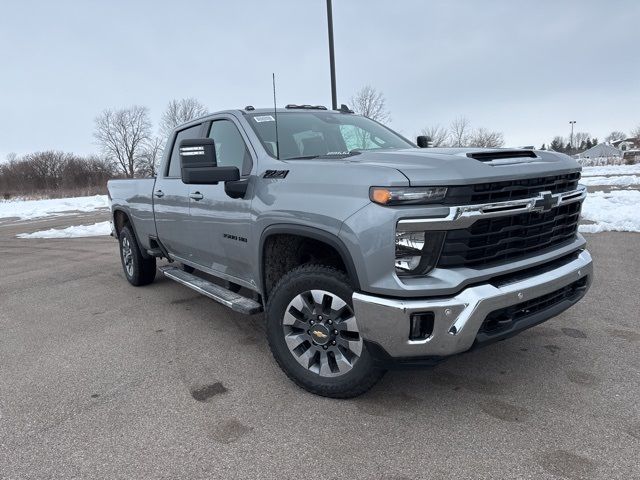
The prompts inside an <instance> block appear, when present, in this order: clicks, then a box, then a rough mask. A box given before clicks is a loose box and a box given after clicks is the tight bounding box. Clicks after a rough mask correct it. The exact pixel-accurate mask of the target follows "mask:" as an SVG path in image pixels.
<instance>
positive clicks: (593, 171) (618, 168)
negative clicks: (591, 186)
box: [582, 163, 640, 177]
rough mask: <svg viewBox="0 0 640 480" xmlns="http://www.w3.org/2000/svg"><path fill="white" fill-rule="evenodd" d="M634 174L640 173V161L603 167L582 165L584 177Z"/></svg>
mask: <svg viewBox="0 0 640 480" xmlns="http://www.w3.org/2000/svg"><path fill="white" fill-rule="evenodd" d="M633 174H640V163H639V164H636V165H603V166H601V167H582V177H594V176H601V175H633Z"/></svg>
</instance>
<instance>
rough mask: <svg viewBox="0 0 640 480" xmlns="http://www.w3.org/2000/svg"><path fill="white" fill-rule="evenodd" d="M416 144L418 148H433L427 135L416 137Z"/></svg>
mask: <svg viewBox="0 0 640 480" xmlns="http://www.w3.org/2000/svg"><path fill="white" fill-rule="evenodd" d="M416 143H417V144H418V147H420V148H431V147H433V142H432V141H431V137H428V136H427V135H420V136H418V138H417V139H416Z"/></svg>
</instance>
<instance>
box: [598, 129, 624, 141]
mask: <svg viewBox="0 0 640 480" xmlns="http://www.w3.org/2000/svg"><path fill="white" fill-rule="evenodd" d="M625 138H627V134H626V133H624V132H621V131H619V130H614V131H613V132H611V133H610V134H609V135H607V136H606V137H604V140H605V142H609V143H611V142H615V141H616V140H624V139H625Z"/></svg>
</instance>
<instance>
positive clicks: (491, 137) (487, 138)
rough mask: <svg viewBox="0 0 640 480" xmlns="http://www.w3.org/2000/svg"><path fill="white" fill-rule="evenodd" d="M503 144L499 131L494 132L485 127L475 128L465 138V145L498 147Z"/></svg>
mask: <svg viewBox="0 0 640 480" xmlns="http://www.w3.org/2000/svg"><path fill="white" fill-rule="evenodd" d="M503 145H504V137H503V136H502V133H501V132H495V131H492V130H488V129H486V128H483V127H480V128H476V129H475V130H474V131H473V132H472V133H471V134H470V135H469V136H468V140H467V146H469V147H480V148H500V147H502V146H503Z"/></svg>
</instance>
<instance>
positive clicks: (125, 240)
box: [118, 224, 156, 287]
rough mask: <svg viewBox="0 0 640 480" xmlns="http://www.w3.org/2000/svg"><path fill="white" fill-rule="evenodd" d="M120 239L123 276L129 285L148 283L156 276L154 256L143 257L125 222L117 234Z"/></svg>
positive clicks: (131, 231) (138, 285)
mask: <svg viewBox="0 0 640 480" xmlns="http://www.w3.org/2000/svg"><path fill="white" fill-rule="evenodd" d="M118 240H119V241H120V260H121V261H122V269H123V270H124V276H125V277H127V280H128V281H129V283H130V284H131V285H134V286H136V287H140V286H142V285H148V284H150V283H151V282H153V280H154V279H155V278H156V258H155V257H146V258H145V257H144V256H143V255H142V252H141V251H140V247H139V246H138V241H137V240H136V236H135V235H134V234H133V230H132V228H131V227H130V226H129V225H128V224H127V225H125V226H124V227H123V228H122V230H121V231H120V235H118Z"/></svg>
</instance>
